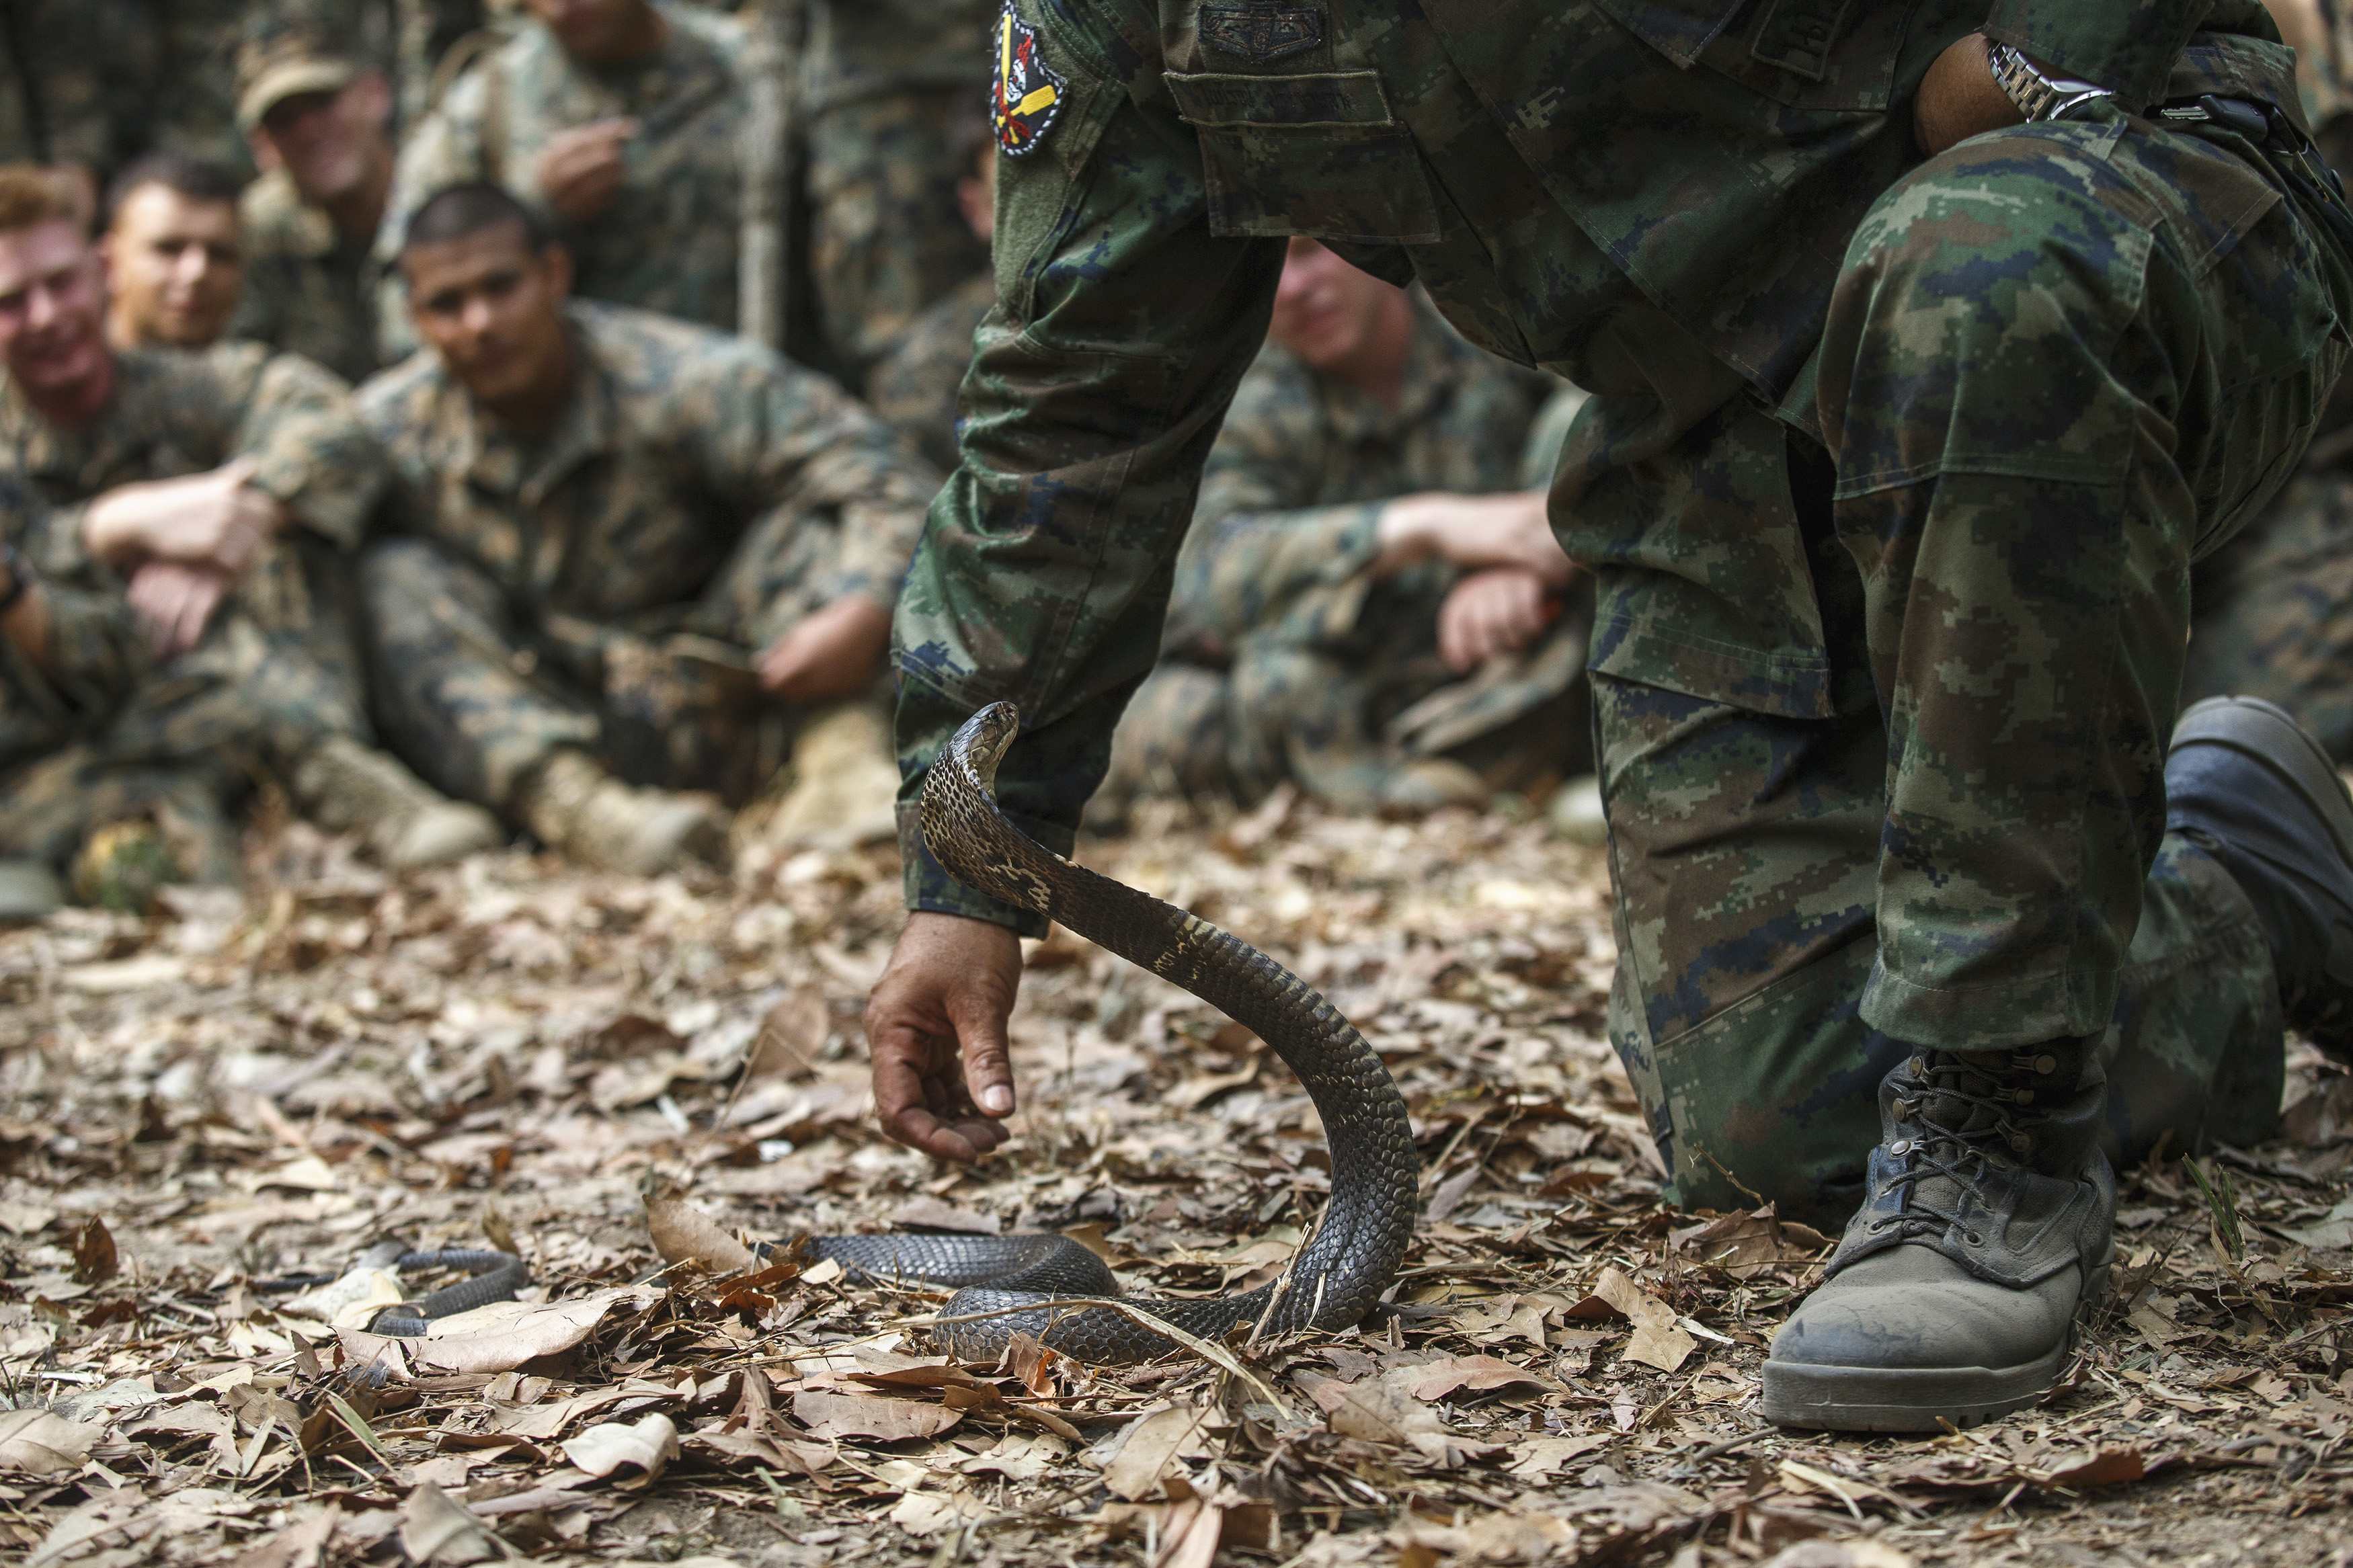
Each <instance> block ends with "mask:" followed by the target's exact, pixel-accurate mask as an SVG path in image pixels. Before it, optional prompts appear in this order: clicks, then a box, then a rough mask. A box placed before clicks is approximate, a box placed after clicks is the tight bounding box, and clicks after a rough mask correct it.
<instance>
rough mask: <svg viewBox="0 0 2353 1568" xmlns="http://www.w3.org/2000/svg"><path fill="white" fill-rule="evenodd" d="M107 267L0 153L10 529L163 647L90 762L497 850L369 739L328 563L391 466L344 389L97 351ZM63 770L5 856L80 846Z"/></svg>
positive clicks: (305, 375)
mask: <svg viewBox="0 0 2353 1568" xmlns="http://www.w3.org/2000/svg"><path fill="white" fill-rule="evenodd" d="M105 272H106V269H105V264H104V262H103V261H102V260H101V259H100V257H99V255H98V252H97V250H96V249H95V248H94V247H93V246H92V245H91V243H90V240H89V239H87V238H86V237H84V235H83V233H82V231H81V226H80V224H79V218H78V215H77V213H76V210H75V208H74V205H73V204H72V202H71V200H70V199H69V197H68V196H67V195H66V194H65V193H64V192H62V191H61V189H60V188H59V186H58V184H57V183H56V182H55V181H54V180H52V179H51V178H49V177H48V176H47V174H45V173H43V172H42V171H39V170H36V169H32V168H28V167H23V166H18V167H15V168H0V368H5V376H0V474H6V475H9V476H12V477H13V479H15V481H16V485H17V487H18V488H19V489H21V491H22V492H23V494H24V495H25V496H26V498H27V504H28V505H29V507H30V508H31V509H32V516H31V518H30V520H29V521H26V520H23V519H20V520H19V528H18V532H19V533H20V534H21V536H22V537H21V538H19V539H16V540H14V541H12V542H13V543H14V544H15V545H16V549H17V550H18V551H19V552H22V553H23V554H24V555H25V557H26V561H27V563H29V565H30V568H31V570H32V571H33V572H34V573H35V574H37V575H38V576H39V577H40V579H41V580H42V581H43V582H44V583H45V584H53V585H56V586H58V587H59V588H60V589H64V588H74V589H78V590H88V591H90V592H93V593H106V594H111V595H119V596H121V597H123V598H124V599H125V600H126V601H127V605H128V608H129V609H130V610H131V611H132V612H133V613H135V615H136V616H137V617H138V619H139V621H140V623H141V624H142V626H144V627H145V628H146V630H147V633H148V636H149V639H150V642H151V643H152V646H153V651H154V655H155V657H156V658H157V659H159V660H168V662H166V663H164V664H163V666H162V668H160V669H159V670H157V671H156V672H155V674H154V678H153V679H152V680H145V679H143V678H142V684H141V686H140V687H139V689H136V690H132V691H130V692H127V693H118V695H120V696H123V697H125V699H126V700H128V701H130V703H131V704H132V707H134V708H136V709H139V710H141V712H142V714H143V715H144V716H143V717H142V718H141V719H140V720H139V721H138V722H137V723H136V724H134V725H133V730H134V731H135V737H134V739H133V740H131V741H118V742H111V745H110V749H109V750H108V751H107V752H106V756H107V758H108V759H110V760H120V759H121V758H122V757H124V756H126V755H129V754H132V753H133V752H138V753H141V754H142V755H143V756H144V757H145V759H146V760H149V761H153V760H156V759H158V758H163V757H166V756H168V757H170V758H173V759H184V760H189V759H193V760H203V761H205V762H206V763H212V762H217V761H220V760H221V758H222V756H223V755H224V753H225V752H228V751H232V750H233V751H234V752H236V753H237V759H238V760H241V761H243V762H244V763H247V764H248V766H250V767H253V768H262V769H268V770H269V771H271V772H274V773H276V774H277V775H278V776H279V777H280V779H281V780H282V781H283V782H284V784H286V787H287V789H288V791H289V793H290V795H292V796H293V798H294V800H295V803H296V804H297V805H298V806H300V807H301V809H302V810H303V811H304V812H305V813H307V814H308V815H310V816H313V817H315V818H316V819H318V820H319V821H320V822H322V824H323V825H324V826H329V827H331V828H335V829H339V830H352V831H356V832H360V833H363V834H364V835H366V836H367V837H368V839H369V841H370V843H371V844H372V845H373V846H374V847H375V849H376V850H377V852H378V853H379V854H381V855H382V856H383V857H384V858H385V859H386V860H387V861H388V862H390V863H392V864H394V865H396V866H403V865H419V864H426V863H430V862H432V861H437V860H441V859H447V858H453V857H455V856H458V855H461V854H464V853H466V852H468V851H470V850H472V849H476V848H480V847H485V846H486V845H488V844H490V843H492V842H495V840H496V838H497V836H498V835H497V827H496V824H495V823H493V822H492V821H491V820H490V819H489V818H488V817H487V816H484V815H483V814H482V813H480V812H479V811H477V810H474V809H471V808H469V807H462V806H458V805H452V804H451V803H449V802H448V801H445V800H443V799H442V798H441V797H440V796H438V795H435V794H434V793H433V792H432V791H431V790H429V789H427V787H426V786H425V785H424V784H422V783H421V782H419V781H418V780H417V778H416V776H415V775H414V774H412V773H409V772H408V771H407V770H406V769H405V768H403V767H401V766H400V765H399V764H398V763H396V762H395V761H393V759H392V758H390V757H388V756H386V755H385V754H384V753H383V752H377V751H375V750H373V749H372V748H370V747H369V746H368V745H367V744H366V743H365V736H366V733H367V731H366V722H365V719H364V705H363V702H362V697H361V690H360V684H359V679H358V666H357V659H356V657H355V651H354V650H353V647H351V646H350V644H349V641H348V629H347V624H346V616H345V611H344V606H343V603H342V602H341V601H342V599H343V595H344V594H345V591H346V584H347V582H348V577H347V574H346V573H345V571H344V568H343V563H342V561H341V560H340V558H339V555H340V551H341V550H342V549H343V548H347V547H348V546H350V545H351V544H353V543H354V542H356V541H357V539H358V537H359V532H360V529H361V526H362V524H363V522H364V519H365V517H366V514H367V511H368V510H369V509H370V507H371V506H372V505H373V504H374V502H375V497H376V495H377V494H378V492H379V491H380V489H381V488H382V482H383V474H384V459H383V456H382V454H381V453H380V452H379V451H378V450H377V449H376V447H375V444H374V443H373V442H371V441H370V440H369V439H368V437H367V435H366V433H365V432H364V430H363V429H361V428H360V426H359V424H358V422H357V420H356V419H355V418H354V417H353V412H352V408H351V403H350V398H349V395H348V394H347V392H346V390H345V389H344V387H343V385H342V384H340V383H339V382H337V381H336V380H335V379H334V378H333V377H332V376H331V375H329V374H327V373H326V372H324V371H322V370H321V369H319V368H318V367H317V366H315V365H313V364H311V363H308V362H307V361H304V360H301V359H297V358H294V357H292V356H290V355H278V356H272V355H270V354H269V353H268V352H267V351H265V350H263V349H261V348H259V347H258V346H256V345H253V344H225V345H221V346H218V347H215V348H212V349H208V350H205V351H202V352H200V353H184V352H180V351H176V350H153V349H126V350H116V349H113V348H111V347H110V346H109V344H108V343H107V342H106V339H105V335H104V332H103V330H102V323H103V321H104V318H105V314H106V283H105ZM91 711H95V708H92V709H91ZM69 763H70V760H69ZM77 766H78V764H70V765H65V766H64V772H63V773H62V775H60V774H58V773H57V772H56V771H55V770H52V771H51V773H44V774H43V778H44V779H45V780H46V781H47V783H46V784H44V786H43V787H44V789H45V790H47V792H48V793H47V795H46V796H44V797H42V798H34V795H40V794H41V792H39V791H36V792H33V795H21V794H20V795H16V796H15V797H13V798H11V799H9V800H7V801H5V802H0V853H5V854H11V855H19V856H23V855H30V856H32V857H34V858H41V859H45V860H50V861H53V862H55V861H61V860H62V859H64V858H67V857H69V856H71V855H72V854H73V853H74V851H75V849H76V847H77V845H78V843H79V839H80V838H81V837H82V836H83V835H84V834H86V832H87V831H88V829H89V828H90V826H96V824H94V823H93V822H92V821H91V820H90V817H89V812H90V809H92V807H93V805H94V803H93V801H92V800H91V799H90V798H87V797H85V796H83V795H80V794H79V793H78V788H79V786H78V785H76V784H74V782H73V781H74V780H75V779H76V778H77V777H78V776H79V775H78V774H77V773H76V767H77ZM195 862H196V863H195V864H193V865H190V866H185V867H183V870H185V871H187V872H189V873H190V874H217V873H218V871H219V870H220V868H221V866H222V863H223V855H222V853H221V852H220V850H219V847H218V845H217V844H216V845H214V846H213V847H209V848H207V849H206V850H205V851H204V852H203V853H201V854H198V855H196V856H195Z"/></svg>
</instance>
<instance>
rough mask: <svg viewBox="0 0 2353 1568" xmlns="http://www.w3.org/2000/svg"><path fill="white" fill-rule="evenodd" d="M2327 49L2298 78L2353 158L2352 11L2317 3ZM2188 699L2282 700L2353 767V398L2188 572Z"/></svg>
mask: <svg viewBox="0 0 2353 1568" xmlns="http://www.w3.org/2000/svg"><path fill="white" fill-rule="evenodd" d="M2321 15H2322V18H2323V21H2324V24H2325V26H2326V31H2325V33H2324V36H2323V47H2320V48H2318V49H2315V50H2311V51H2299V53H2298V55H2297V57H2296V73H2297V77H2298V79H2299V81H2300V84H2301V86H2302V88H2303V95H2304V104H2305V111H2306V114H2307V115H2309V116H2310V117H2311V120H2312V121H2313V124H2314V126H2315V127H2316V132H2315V139H2316V141H2317V142H2319V144H2320V146H2321V149H2322V151H2323V152H2324V153H2326V154H2327V157H2328V160H2329V162H2330V163H2332V164H2333V165H2335V166H2336V167H2337V169H2338V170H2340V171H2341V170H2343V169H2345V168H2347V167H2348V158H2353V112H2348V109H2353V89H2348V83H2353V10H2348V8H2347V7H2345V6H2343V5H2329V6H2326V7H2323V8H2322V12H2321ZM2190 588H2191V592H2190V602H2191V606H2192V613H2191V617H2190V633H2189V669H2188V670H2187V672H2186V673H2185V674H2184V676H2183V679H2182V683H2181V700H2182V702H2183V704H2184V705H2185V706H2186V705H2187V704H2189V703H2191V702H2194V701H2197V700H2199V699H2200V698H2204V697H2218V696H2222V695H2225V694H2227V693H2232V692H2237V693H2240V694H2242V695H2245V696H2251V697H2262V698H2265V699H2267V700H2271V701H2274V702H2276V703H2279V704H2280V705H2281V706H2282V707H2284V708H2285V709H2287V710H2289V711H2290V712H2292V713H2294V714H2295V716H2296V717H2297V718H2298V719H2299V720H2301V721H2303V723H2304V726H2305V728H2306V729H2307V730H2309V731H2312V733H2313V734H2314V736H2315V737H2316V738H2317V739H2318V740H2319V741H2320V742H2321V743H2322V744H2324V745H2326V746H2327V748H2328V751H2329V754H2330V755H2332V756H2334V757H2335V758H2336V759H2337V762H2338V763H2340V764H2342V763H2353V394H2348V393H2346V392H2340V393H2339V395H2338V396H2337V398H2336V400H2335V401H2334V402H2333V403H2332V404H2331V405H2330V407H2329V410H2328V414H2327V417H2325V418H2324V419H2323V420H2322V422H2321V426H2320V429H2319V431H2318V432H2317V434H2316V437H2315V439H2314V442H2313V447H2312V450H2311V452H2310V454H2309V455H2308V456H2307V458H2306V462H2305V464H2304V467H2303V468H2302V469H2301V471H2299V472H2298V473H2297V475H2296V477H2295V479H2292V480H2290V481H2289V483H2288V486H2287V488H2286V489H2284V490H2282V491H2281V492H2280V495H2279V499H2278V500H2275V501H2274V502H2273V503H2272V504H2271V506H2269V507H2268V508H2266V509H2265V510H2264V511H2263V514H2262V515H2261V516H2259V517H2257V518H2256V519H2255V520H2254V521H2252V522H2250V523H2248V524H2247V526H2246V529H2245V531H2243V532H2242V533H2241V534H2240V535H2239V536H2238V537H2237V538H2236V539H2233V540H2232V541H2231V542H2229V543H2228V544H2226V545H2224V546H2223V547H2222V548H2221V550H2218V551H2216V552H2214V553H2213V554H2212V555H2211V556H2209V557H2207V558H2206V559H2205V560H2203V561H2200V563H2198V564H2197V567H2196V569H2195V570H2194V571H2193V572H2192V574H2191V575H2190Z"/></svg>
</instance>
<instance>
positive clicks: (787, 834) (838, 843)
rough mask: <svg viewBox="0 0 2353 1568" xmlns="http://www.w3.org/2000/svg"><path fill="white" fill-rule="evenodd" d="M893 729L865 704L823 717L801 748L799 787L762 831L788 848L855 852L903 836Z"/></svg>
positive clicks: (839, 706)
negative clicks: (896, 807) (897, 805)
mask: <svg viewBox="0 0 2353 1568" xmlns="http://www.w3.org/2000/svg"><path fill="white" fill-rule="evenodd" d="M898 795H899V763H898V761H897V759H896V757H895V755H894V754H893V752H892V745H891V721H890V718H889V716H888V715H887V714H885V713H884V712H883V710H882V709H881V705H880V704H878V703H874V702H870V701H868V700H865V699H863V698H859V699H853V700H849V701H847V702H839V703H836V704H834V705H833V706H831V707H829V708H824V709H820V710H818V711H817V712H815V713H813V714H811V715H810V716H809V719H808V721H807V723H805V724H803V725H802V726H801V732H800V735H799V736H798V738H797V739H796V740H795V741H794V742H793V760H792V787H791V788H790V789H789V790H787V791H786V793H785V795H783V797H782V798H780V799H779V800H777V801H776V807H775V809H774V810H773V811H772V812H771V813H770V814H769V816H768V819H767V821H766V822H765V824H763V825H762V826H761V827H760V829H759V833H758V837H759V839H760V840H761V841H762V842H765V843H768V844H773V845H776V846H777V847H780V848H808V849H849V848H852V847H856V846H858V845H860V844H874V843H881V842H882V841H883V840H886V839H889V838H892V837H896V836H897V833H898V821H897V816H896V813H895V812H894V811H893V809H892V808H893V805H894V803H895V802H896V801H897V799H898Z"/></svg>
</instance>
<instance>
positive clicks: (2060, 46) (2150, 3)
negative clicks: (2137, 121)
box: [1985, 0, 2255, 111]
mask: <svg viewBox="0 0 2353 1568" xmlns="http://www.w3.org/2000/svg"><path fill="white" fill-rule="evenodd" d="M2253 9H2255V7H2253V5H2252V4H2234V3H2233V0H2221V3H2220V4H2218V3H2217V0H1994V5H1993V10H1992V13H1991V15H1989V16H1988V17H1987V18H1986V26H1985V32H1986V36H1987V37H1989V38H1992V39H1994V40H1995V41H1996V42H1999V43H2005V44H2009V45H2011V46H2012V47H2016V48H2018V49H2020V50H2021V51H2022V52H2024V53H2025V54H2026V55H2028V56H2030V57H2031V58H2033V59H2035V60H2037V61H2039V62H2040V63H2042V65H2044V66H2046V67H2048V68H2051V69H2052V71H2053V72H2055V73H2057V74H2060V75H2063V76H2071V77H2075V78H2079V79H2082V80H2084V81H2088V82H2094V83H2096V84H2097V85H2099V86H2101V87H2105V88H2108V89H2113V90H2114V91H2115V92H2116V94H2117V95H2118V96H2119V97H2121V98H2122V99H2123V100H2124V103H2125V107H2126V108H2128V109H2131V110H2136V111H2137V110H2142V109H2146V108H2147V107H2148V106H2149V105H2150V104H2152V103H2155V102H2156V101H2157V100H2158V99H2159V98H2161V97H2162V96H2164V92H2165V79H2166V76H2167V74H2168V72H2169V71H2171V69H2172V68H2173V62H2174V60H2175V58H2178V57H2179V55H2180V53H2181V51H2182V49H2183V48H2184V47H2187V46H2188V44H2189V35H2190V34H2192V33H2194V32H2196V31H2197V30H2198V29H2199V28H2200V27H2202V26H2205V25H2206V22H2207V18H2208V16H2209V15H2210V14H2211V13H2214V12H2216V11H2218V10H2220V11H2227V12H2229V13H2231V14H2232V20H2236V19H2237V14H2238V13H2239V12H2241V11H2252V10H2253Z"/></svg>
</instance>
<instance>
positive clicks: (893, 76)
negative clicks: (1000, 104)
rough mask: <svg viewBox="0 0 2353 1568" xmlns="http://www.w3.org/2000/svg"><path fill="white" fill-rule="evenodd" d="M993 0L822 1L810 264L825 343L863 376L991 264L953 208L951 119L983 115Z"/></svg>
mask: <svg viewBox="0 0 2353 1568" xmlns="http://www.w3.org/2000/svg"><path fill="white" fill-rule="evenodd" d="M996 13H997V7H996V5H994V4H993V3H992V0H818V4H817V5H816V6H815V7H814V9H813V11H812V13H811V16H810V26H809V40H808V49H807V55H806V57H805V58H806V60H807V65H806V68H805V70H804V72H803V76H802V88H801V102H802V105H803V110H802V112H803V113H804V114H805V115H806V116H807V127H808V129H807V137H808V182H809V203H810V205H811V206H812V208H813V209H814V213H815V223H814V230H815V232H814V233H813V234H812V235H811V236H810V250H811V255H810V268H811V270H812V271H813V273H814V274H815V278H816V283H817V293H818V310H819V314H820V315H821V317H822V319H823V321H824V325H825V331H826V335H827V338H828V341H829V342H830V343H831V344H832V347H833V350H834V353H835V354H836V356H837V357H838V358H839V360H840V361H841V362H842V363H844V364H845V365H849V366H852V367H856V368H859V369H863V368H864V367H866V366H868V365H871V364H872V363H874V362H875V361H876V360H877V359H879V358H880V357H881V356H882V355H883V354H884V353H887V352H888V351H889V350H890V348H891V346H892V344H893V343H894V342H897V341H898V339H899V338H900V337H901V335H902V334H903V333H904V332H906V331H907V330H908V329H909V328H910V327H911V326H912V325H913V323H914V321H915V318H916V317H917V315H919V314H920V313H921V312H922V310H923V308H924V307H925V306H926V305H929V304H930V303H931V302H932V301H933V300H937V299H938V298H940V297H941V296H942V295H944V294H945V293H947V292H948V291H949V290H950V289H954V288H955V286H956V285H957V284H958V283H960V282H962V281H963V280H964V279H966V278H968V277H970V276H971V275H972V273H973V272H974V271H975V270H976V269H978V268H984V267H986V266H987V265H988V247H987V246H985V245H983V244H982V243H981V242H980V241H978V240H976V239H975V238H974V237H973V236H972V231H971V229H970V228H968V227H967V226H965V221H964V217H963V215H962V213H961V211H960V210H959V209H958V207H957V205H956V182H957V181H959V180H961V179H963V178H964V177H965V175H966V174H969V173H970V172H971V167H970V164H971V160H970V155H969V153H960V152H959V151H958V150H959V148H969V147H970V145H971V143H970V142H969V140H968V139H966V138H964V137H960V136H959V135H958V132H957V122H958V121H964V122H965V123H967V124H969V123H971V122H973V121H977V120H979V119H980V117H981V116H982V115H983V114H984V113H985V112H986V105H987V85H988V67H987V63H986V52H987V46H988V36H989V23H990V21H991V19H992V18H993V17H994V16H996Z"/></svg>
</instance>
